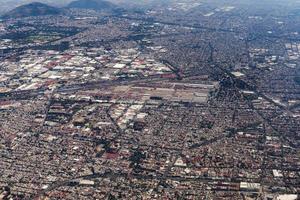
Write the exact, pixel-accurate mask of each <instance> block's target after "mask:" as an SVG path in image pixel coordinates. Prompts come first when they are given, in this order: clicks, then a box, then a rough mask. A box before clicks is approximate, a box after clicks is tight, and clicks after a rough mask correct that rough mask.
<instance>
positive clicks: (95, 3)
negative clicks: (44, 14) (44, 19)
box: [67, 0, 116, 10]
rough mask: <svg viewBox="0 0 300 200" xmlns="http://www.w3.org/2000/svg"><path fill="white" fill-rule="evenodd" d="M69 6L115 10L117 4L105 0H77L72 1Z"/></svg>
mask: <svg viewBox="0 0 300 200" xmlns="http://www.w3.org/2000/svg"><path fill="white" fill-rule="evenodd" d="M67 7H68V8H79V9H92V10H114V9H116V5H115V4H113V3H110V2H108V1H104V0H76V1H73V2H71V3H70V4H69V5H68V6H67Z"/></svg>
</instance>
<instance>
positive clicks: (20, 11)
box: [2, 2, 61, 19]
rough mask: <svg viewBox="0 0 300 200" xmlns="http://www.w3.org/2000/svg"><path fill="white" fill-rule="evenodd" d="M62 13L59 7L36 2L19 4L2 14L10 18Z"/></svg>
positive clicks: (5, 17)
mask: <svg viewBox="0 0 300 200" xmlns="http://www.w3.org/2000/svg"><path fill="white" fill-rule="evenodd" d="M60 13H61V10H60V9H59V8H55V7H52V6H49V5H47V4H43V3H39V2H34V3H30V4H25V5H22V6H19V7H17V8H15V9H13V10H11V11H9V12H7V13H6V14H4V15H3V16H2V18H4V19H8V18H22V17H31V16H42V15H58V14H60Z"/></svg>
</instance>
